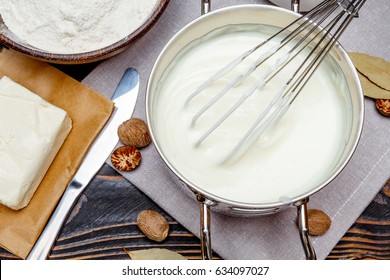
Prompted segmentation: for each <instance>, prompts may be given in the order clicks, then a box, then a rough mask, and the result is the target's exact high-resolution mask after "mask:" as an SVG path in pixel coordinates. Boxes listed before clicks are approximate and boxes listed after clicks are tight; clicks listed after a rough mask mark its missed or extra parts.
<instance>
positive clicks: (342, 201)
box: [83, 0, 390, 259]
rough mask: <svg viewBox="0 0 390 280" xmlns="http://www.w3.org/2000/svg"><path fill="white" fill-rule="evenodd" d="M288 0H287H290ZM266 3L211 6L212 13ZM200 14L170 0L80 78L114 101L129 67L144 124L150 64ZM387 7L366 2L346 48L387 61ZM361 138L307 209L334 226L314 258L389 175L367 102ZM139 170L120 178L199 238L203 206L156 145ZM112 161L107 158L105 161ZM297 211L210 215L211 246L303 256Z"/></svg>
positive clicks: (387, 138)
mask: <svg viewBox="0 0 390 280" xmlns="http://www.w3.org/2000/svg"><path fill="white" fill-rule="evenodd" d="M286 1H287V0H286ZM246 3H252V4H261V3H267V4H269V2H267V1H260V0H258V1H245V0H234V1H233V0H226V1H225V0H219V1H212V9H218V8H220V7H224V6H230V5H236V4H246ZM199 14H200V0H191V1H183V0H171V1H170V3H169V5H168V7H167V9H166V10H165V12H164V14H163V15H162V17H161V18H160V20H159V21H158V22H157V24H156V25H155V26H154V27H153V28H152V29H151V30H150V31H149V32H148V33H147V34H146V35H145V36H143V37H142V38H141V39H140V40H139V41H137V42H136V43H134V44H133V45H132V46H131V47H130V48H129V49H128V50H126V51H125V52H123V53H121V54H120V55H117V56H115V57H113V58H111V59H109V60H106V61H104V62H103V63H102V64H100V65H99V66H98V67H97V68H96V69H95V70H94V71H92V73H90V75H89V76H88V77H86V78H85V79H84V81H83V83H84V84H86V85H88V86H90V87H92V88H93V89H95V90H97V91H99V92H100V93H102V94H104V95H105V96H107V97H109V96H110V95H111V94H112V93H113V91H114V88H115V86H116V84H117V83H118V81H119V79H120V78H121V76H122V74H123V72H124V70H125V69H126V68H127V67H130V66H132V67H135V68H136V69H138V71H139V72H140V76H141V91H140V96H139V99H138V101H137V107H136V110H135V114H134V116H136V117H140V118H142V119H144V120H146V117H145V91H146V84H147V80H148V77H149V74H150V71H151V69H152V66H153V64H154V62H155V60H156V58H157V56H158V54H159V53H160V51H161V50H162V48H163V46H164V45H165V44H166V43H167V42H168V40H169V39H170V38H171V37H172V36H173V35H174V34H175V32H177V31H178V30H180V29H181V27H183V26H184V25H185V24H187V23H189V22H190V21H191V20H193V19H195V18H197V17H198V16H199ZM389 15H390V5H389V1H388V0H375V1H367V3H366V4H365V7H363V9H362V11H361V12H360V18H359V19H356V20H354V21H353V22H352V24H351V26H350V27H349V29H348V30H347V31H346V32H345V34H343V38H342V40H341V43H342V45H343V46H344V47H345V48H346V50H348V51H360V52H364V53H368V54H370V55H374V56H379V57H382V58H385V59H387V60H390V37H389V35H388V32H389V30H390V22H389ZM365 106H366V114H365V122H364V129H363V134H362V137H361V140H360V142H359V145H358V147H357V150H356V152H355V153H354V155H353V157H352V159H351V161H350V162H349V163H348V165H347V166H346V168H345V169H344V170H343V171H342V172H341V174H340V175H339V176H338V177H337V178H336V179H335V180H334V181H333V182H332V183H330V184H329V185H328V186H327V187H325V188H324V189H322V190H321V191H320V192H318V193H316V194H315V195H313V196H312V197H311V198H310V202H309V207H310V208H317V209H322V210H324V211H325V212H326V213H327V214H328V215H329V216H330V217H331V219H332V227H331V229H330V230H329V231H328V233H327V234H326V235H324V236H322V237H317V238H312V242H313V244H314V246H315V248H316V252H317V257H318V258H319V259H324V258H325V257H326V256H327V254H328V253H329V252H330V251H331V250H332V248H333V247H334V246H335V245H336V243H337V242H338V241H339V240H340V238H341V237H342V236H343V235H344V234H345V232H346V231H347V230H348V228H349V227H350V226H351V225H352V224H353V222H354V221H355V220H356V219H357V218H358V217H359V215H360V214H361V213H362V211H363V210H364V209H365V207H366V206H367V205H368V204H369V203H370V201H371V200H372V199H373V198H374V197H375V195H376V194H377V193H378V191H379V190H380V189H381V187H382V186H383V185H384V184H385V182H386V181H387V179H388V178H389V177H390V152H389V151H390V119H389V118H385V117H383V116H381V115H379V114H378V113H377V112H376V109H375V104H374V102H373V100H370V99H366V100H365ZM141 152H142V156H143V161H142V165H141V166H140V167H139V168H138V169H136V170H134V171H132V172H129V173H122V175H123V176H124V177H126V178H127V179H128V180H129V181H130V182H132V183H133V184H134V185H135V186H137V187H138V188H139V189H140V190H142V191H143V192H144V193H145V194H146V195H148V196H149V197H150V198H151V199H153V200H154V201H155V202H156V203H157V204H158V205H160V206H161V207H162V208H163V209H164V210H166V211H167V212H168V213H169V214H170V215H171V216H173V217H174V218H175V219H176V220H177V221H179V222H180V223H181V224H182V225H184V226H185V227H186V228H187V229H188V230H190V231H191V232H193V233H195V234H197V235H198V232H199V206H198V203H197V202H196V201H195V198H194V197H192V196H188V195H187V194H186V191H183V187H182V186H181V185H180V183H179V182H178V180H177V179H176V177H175V175H174V174H173V173H172V172H171V171H170V170H169V169H168V168H167V167H166V165H165V164H164V163H163V161H162V159H161V158H160V156H159V155H158V153H157V151H156V149H155V147H154V145H149V146H148V147H147V148H145V149H142V150H141ZM107 162H108V161H107ZM296 216H297V211H296V209H295V208H294V207H292V208H291V209H287V210H286V211H283V212H280V213H277V214H275V215H271V216H264V217H260V218H251V219H248V218H246V219H240V218H232V217H228V216H223V215H220V214H216V213H212V226H211V227H212V246H213V249H214V250H215V251H216V252H217V253H218V254H219V255H220V256H221V257H222V258H225V259H304V258H305V256H304V252H303V249H302V247H301V241H300V239H299V235H298V230H297V226H296Z"/></svg>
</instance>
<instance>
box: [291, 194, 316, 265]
mask: <svg viewBox="0 0 390 280" xmlns="http://www.w3.org/2000/svg"><path fill="white" fill-rule="evenodd" d="M308 202H309V199H308V198H306V199H304V200H301V201H299V202H298V203H296V206H297V209H298V227H299V235H300V237H301V242H302V246H303V250H304V251H305V255H306V259H307V260H316V259H317V256H316V252H315V250H314V247H313V245H312V244H311V242H310V239H309V223H308V218H307V203H308Z"/></svg>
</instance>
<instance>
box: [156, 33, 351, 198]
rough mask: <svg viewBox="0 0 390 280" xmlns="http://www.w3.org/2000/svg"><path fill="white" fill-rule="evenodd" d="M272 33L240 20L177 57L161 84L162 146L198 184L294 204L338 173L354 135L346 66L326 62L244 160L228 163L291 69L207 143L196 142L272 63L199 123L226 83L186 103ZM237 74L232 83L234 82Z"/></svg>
mask: <svg viewBox="0 0 390 280" xmlns="http://www.w3.org/2000/svg"><path fill="white" fill-rule="evenodd" d="M270 32H272V28H270V27H266V26H262V27H258V26H257V27H255V26H253V27H248V26H246V27H245V28H240V27H234V26H233V27H229V28H225V29H222V30H218V31H215V32H213V33H212V34H209V35H207V36H205V38H201V39H198V40H197V41H195V42H193V43H191V44H190V45H189V46H187V47H186V48H185V50H183V51H182V52H181V53H180V54H179V55H178V56H177V57H176V58H175V59H174V61H173V62H172V63H171V64H170V66H169V67H168V68H167V70H166V71H165V73H164V75H163V77H162V78H161V80H160V82H159V85H158V87H157V91H158V94H157V95H156V96H157V97H156V100H155V102H154V104H155V105H154V108H153V110H155V116H156V118H155V119H154V120H153V121H154V124H155V132H156V135H157V137H156V138H157V139H158V142H159V146H160V149H161V150H162V152H163V153H164V154H165V156H166V158H168V160H169V161H170V164H171V165H172V166H173V167H174V168H175V169H176V170H177V171H178V172H179V173H180V174H181V175H182V176H183V177H184V178H186V179H187V180H188V181H190V182H191V183H192V184H194V185H196V186H197V187H200V188H202V189H203V190H205V191H207V192H209V193H211V194H213V195H216V196H219V197H222V198H225V199H229V200H232V201H236V202H243V203H274V202H279V201H281V202H288V201H289V200H291V199H292V198H294V197H296V196H298V195H301V194H303V193H305V192H306V191H309V190H310V189H312V188H314V187H316V186H317V185H319V184H320V183H321V182H323V180H325V179H326V178H327V176H329V174H331V172H332V169H333V168H334V166H335V165H336V163H337V161H338V160H339V158H340V154H341V153H342V150H343V147H344V143H345V141H346V139H347V137H348V133H349V129H348V113H347V112H348V110H347V103H348V97H346V96H345V95H343V94H342V92H346V91H348V88H347V85H346V82H345V79H344V76H343V75H342V73H341V70H340V69H338V68H337V67H336V66H335V64H334V63H333V62H331V60H325V61H324V62H323V63H322V64H321V66H320V67H319V68H318V69H317V72H316V73H315V75H313V77H312V79H311V80H310V81H309V82H308V83H307V85H306V86H305V88H304V90H303V91H302V92H301V93H300V95H299V96H298V98H297V99H296V100H295V101H294V103H293V105H292V106H291V107H290V109H289V110H288V111H287V113H286V115H285V116H284V117H283V119H282V120H281V121H280V122H279V123H278V125H277V126H276V127H275V128H274V130H272V131H271V132H269V133H268V134H266V135H265V136H264V137H262V138H260V139H258V140H257V142H256V143H255V144H254V145H253V146H251V147H250V148H249V150H248V151H247V152H246V153H245V154H244V155H243V156H241V157H240V158H239V159H235V160H231V161H228V162H225V163H223V164H221V163H220V161H221V159H222V158H223V157H224V156H226V155H227V153H228V152H229V151H230V150H231V149H232V147H233V146H234V145H235V144H236V143H237V142H238V141H239V140H240V138H241V137H242V135H243V134H244V133H245V132H246V129H247V128H248V127H249V126H250V125H251V124H252V122H253V120H254V119H256V118H257V116H258V115H259V112H260V110H261V109H262V108H264V107H265V105H266V104H268V103H269V102H270V100H271V98H272V96H273V92H276V90H277V89H280V87H281V86H282V85H283V84H284V82H285V81H286V78H287V76H286V75H285V74H281V75H278V77H275V78H274V79H273V80H271V81H270V82H269V83H268V84H267V85H266V87H264V88H263V89H261V90H257V91H256V92H255V94H253V95H252V96H251V97H249V98H248V100H247V101H246V102H245V103H244V104H243V105H241V106H240V107H239V109H237V111H235V112H234V113H233V114H232V115H231V116H230V117H229V118H228V119H227V120H226V121H225V122H224V123H223V124H222V125H221V126H220V127H219V128H217V129H216V130H215V131H214V132H213V133H212V134H210V136H209V137H208V138H206V140H205V141H203V142H202V143H201V144H200V145H199V146H198V147H196V146H195V145H194V143H195V142H196V140H197V139H198V138H199V137H200V136H201V135H202V134H203V133H204V132H205V131H206V130H207V129H208V128H209V127H210V126H211V125H212V124H213V123H214V121H215V120H216V119H218V116H220V114H222V113H224V112H225V111H226V110H227V109H228V108H229V106H230V105H231V104H232V103H233V102H234V101H235V100H236V99H237V98H238V97H239V96H240V94H242V92H243V91H244V90H245V88H247V87H248V86H250V85H252V84H253V83H254V82H255V78H256V77H259V75H261V73H262V72H261V71H264V69H262V68H261V69H258V70H256V72H255V73H254V74H252V75H251V76H250V77H249V78H248V79H246V80H245V81H244V82H242V83H241V84H240V85H238V86H237V87H236V88H234V90H232V91H231V92H229V94H228V95H227V96H226V97H224V98H223V99H221V100H220V101H218V102H217V103H216V104H215V105H214V106H213V107H211V108H210V109H209V110H208V111H207V112H205V113H204V115H202V116H201V117H200V118H199V119H198V120H197V122H196V124H195V126H194V127H192V128H191V119H192V117H193V115H194V114H195V113H196V112H197V111H198V110H199V108H200V107H201V106H202V105H203V104H205V103H206V102H207V101H208V100H209V99H210V98H211V95H212V94H215V92H217V90H218V89H219V88H221V87H222V84H223V82H221V83H215V84H213V85H212V86H209V88H208V89H207V90H205V92H204V93H202V94H201V95H200V96H198V97H195V98H194V99H193V100H192V101H191V102H190V104H189V106H188V107H187V108H184V102H185V100H186V98H187V97H188V96H189V95H190V94H191V93H192V92H193V91H194V90H195V89H196V88H197V87H198V86H199V85H201V84H202V82H203V81H204V80H205V79H207V78H208V77H210V76H211V75H212V74H213V73H215V72H216V71H217V70H219V69H220V68H221V67H223V66H224V65H226V64H227V63H228V62H229V61H231V60H232V59H234V58H235V57H237V56H238V55H239V54H241V53H242V52H243V51H245V50H248V49H250V48H252V47H253V46H254V45H256V44H257V43H259V42H260V41H262V39H264V38H267V37H269V35H270V34H271V33H270ZM260 51H264V50H260ZM255 57H256V56H254V57H252V56H251V57H250V60H251V61H254V60H255ZM265 67H267V66H265ZM244 69H246V67H245V66H240V67H238V68H237V70H234V71H235V73H236V74H237V73H242V72H243V70H244ZM229 75H231V74H230V73H229V74H228V75H227V76H226V77H225V78H224V79H225V82H226V81H228V80H231V77H232V76H229ZM233 75H234V73H233Z"/></svg>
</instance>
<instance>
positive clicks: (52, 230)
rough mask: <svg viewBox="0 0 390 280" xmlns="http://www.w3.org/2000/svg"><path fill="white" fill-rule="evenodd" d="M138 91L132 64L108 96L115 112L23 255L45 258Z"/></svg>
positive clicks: (114, 139)
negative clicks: (27, 253)
mask: <svg viewBox="0 0 390 280" xmlns="http://www.w3.org/2000/svg"><path fill="white" fill-rule="evenodd" d="M138 91H139V74H138V72H137V70H135V69H134V68H128V69H127V70H126V71H125V72H124V74H123V76H122V78H121V80H120V82H119V84H118V86H117V88H116V89H115V92H114V94H113V96H112V98H111V99H112V100H113V102H114V103H115V108H114V112H113V113H112V115H111V117H110V119H109V120H108V122H107V123H106V125H105V126H104V128H103V130H102V131H101V132H100V134H99V136H98V137H97V138H96V140H95V141H94V142H93V144H92V146H91V148H90V149H89V151H88V152H87V154H86V156H85V158H84V160H83V162H82V163H81V165H80V167H79V169H78V170H77V172H76V174H75V175H74V177H73V179H72V181H71V182H70V184H69V185H68V186H67V188H66V190H65V192H64V194H63V195H62V197H61V200H60V202H59V203H58V205H57V207H56V209H55V210H54V212H53V214H52V215H51V217H50V219H49V221H48V222H47V224H46V226H45V228H44V230H43V231H42V233H41V235H40V236H39V238H38V240H37V242H36V243H35V245H34V247H33V248H32V250H31V251H30V253H29V255H28V256H27V258H26V259H28V260H43V259H46V258H47V256H48V255H49V253H50V251H51V249H52V247H53V245H54V242H55V240H56V238H57V236H58V234H59V232H60V231H61V229H62V226H63V224H64V222H65V221H66V219H67V217H68V215H69V213H70V210H71V209H72V208H73V206H74V204H75V202H76V201H77V199H78V198H79V196H80V195H81V194H82V192H83V191H84V189H85V188H86V187H87V185H88V183H89V182H90V181H91V179H92V178H93V177H94V176H95V175H96V173H97V172H98V171H99V169H100V168H101V166H102V165H103V163H104V161H105V160H106V159H107V157H108V156H109V154H110V153H111V152H112V150H113V149H114V147H115V146H116V144H117V143H118V140H119V139H118V134H117V129H118V126H119V125H120V124H121V123H122V122H123V121H125V120H127V119H129V118H130V117H131V116H132V114H133V111H134V108H135V104H136V101H137V96H138Z"/></svg>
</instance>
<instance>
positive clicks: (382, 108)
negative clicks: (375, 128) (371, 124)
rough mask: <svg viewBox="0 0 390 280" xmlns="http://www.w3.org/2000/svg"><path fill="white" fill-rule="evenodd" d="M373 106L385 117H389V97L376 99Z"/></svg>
mask: <svg viewBox="0 0 390 280" xmlns="http://www.w3.org/2000/svg"><path fill="white" fill-rule="evenodd" d="M375 106H376V108H377V109H378V111H379V113H381V114H382V115H384V116H386V117H390V99H377V100H376V101H375Z"/></svg>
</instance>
